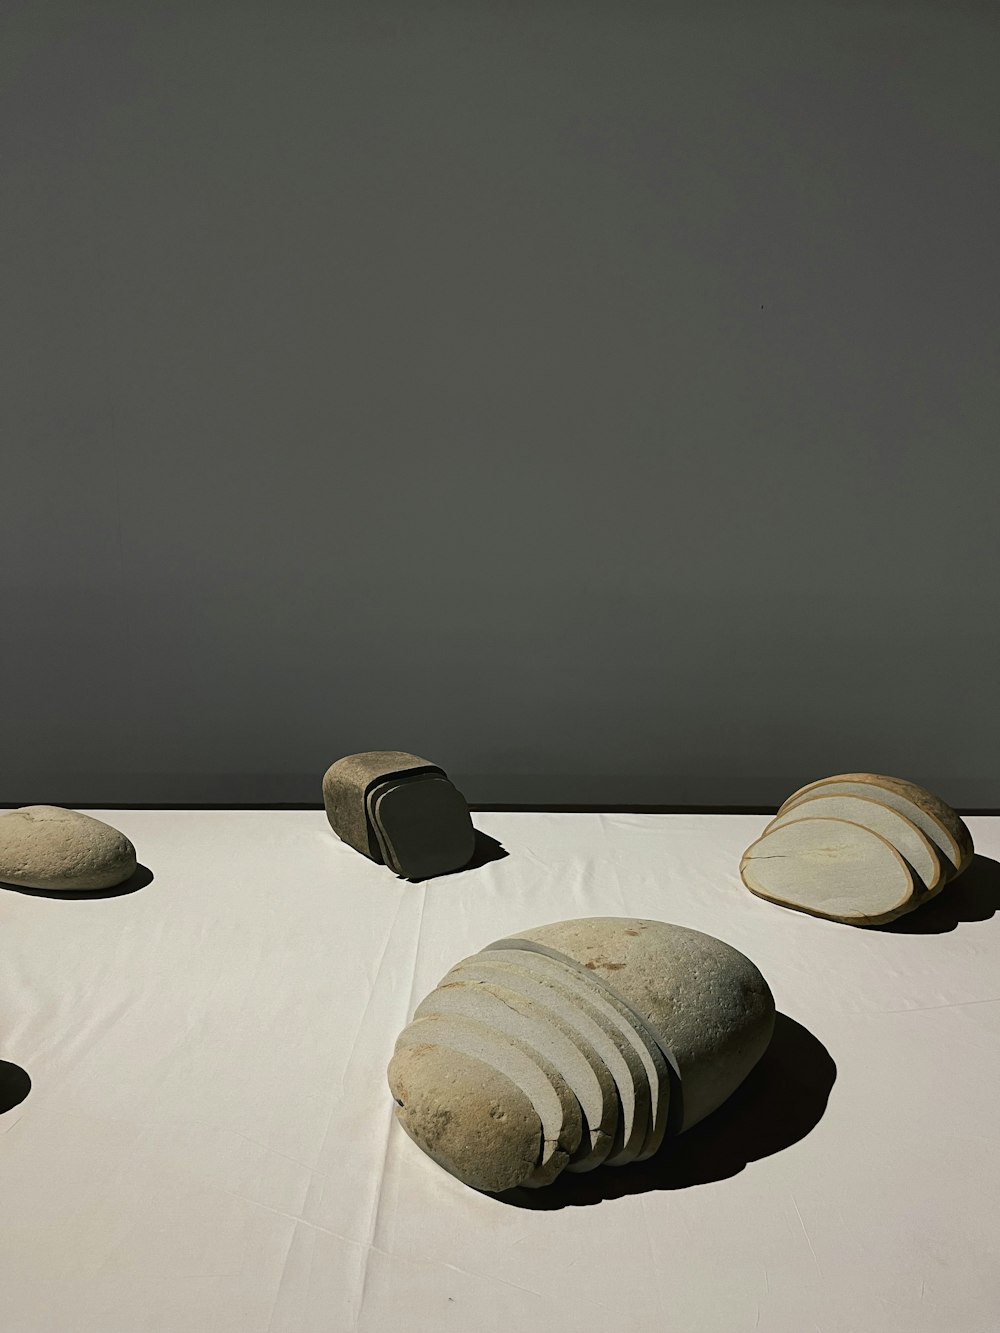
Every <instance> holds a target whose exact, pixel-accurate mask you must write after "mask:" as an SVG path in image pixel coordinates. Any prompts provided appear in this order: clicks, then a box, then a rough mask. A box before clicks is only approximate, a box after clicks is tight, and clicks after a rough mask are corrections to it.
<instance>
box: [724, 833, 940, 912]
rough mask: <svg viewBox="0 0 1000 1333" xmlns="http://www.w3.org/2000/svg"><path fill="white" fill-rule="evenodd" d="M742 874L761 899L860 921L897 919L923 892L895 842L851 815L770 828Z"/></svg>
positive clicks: (749, 852)
mask: <svg viewBox="0 0 1000 1333" xmlns="http://www.w3.org/2000/svg"><path fill="white" fill-rule="evenodd" d="M740 875H741V877H742V879H743V883H744V884H745V885H746V886H747V888H748V889H749V890H750V892H751V893H756V894H757V895H758V897H761V898H767V899H769V900H770V901H771V902H775V903H780V904H782V906H784V907H794V908H796V909H797V910H798V911H800V912H808V913H810V915H812V916H822V917H826V918H827V919H828V920H830V921H842V922H844V923H845V924H847V925H852V926H875V925H881V924H883V923H884V922H886V921H894V920H895V919H896V917H898V916H902V914H903V913H904V912H907V911H909V910H910V908H911V906H913V905H914V900H915V898H917V897H918V895H917V888H916V883H915V877H914V874H913V871H912V870H911V869H910V867H909V866H908V865H907V864H906V862H905V861H904V860H903V858H902V857H901V856H900V854H899V852H897V851H896V849H895V847H893V846H892V844H891V843H889V842H887V841H886V839H885V838H883V837H881V836H880V835H879V834H878V833H873V832H872V830H871V829H868V828H863V827H862V826H861V825H860V824H851V823H849V822H848V821H847V820H845V819H801V820H797V821H796V822H794V823H791V824H786V825H785V826H784V827H783V828H776V829H773V830H772V831H771V832H770V833H765V834H764V836H763V837H761V838H759V839H758V840H757V842H755V843H753V845H752V846H750V847H748V848H747V850H746V851H745V852H744V854H743V860H742V861H741V862H740Z"/></svg>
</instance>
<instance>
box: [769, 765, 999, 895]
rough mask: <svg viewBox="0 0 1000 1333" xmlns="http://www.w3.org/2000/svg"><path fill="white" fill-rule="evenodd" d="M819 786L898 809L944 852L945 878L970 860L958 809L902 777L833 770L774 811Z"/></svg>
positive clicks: (966, 833) (825, 790)
mask: <svg viewBox="0 0 1000 1333" xmlns="http://www.w3.org/2000/svg"><path fill="white" fill-rule="evenodd" d="M819 789H822V790H823V793H824V794H830V795H834V794H836V795H844V796H868V797H870V798H872V799H874V800H879V801H881V802H882V803H883V805H887V806H889V808H890V809H892V810H898V811H899V813H900V814H902V815H905V816H906V817H907V819H909V820H910V822H911V823H913V824H916V826H917V828H918V829H919V830H920V831H921V833H923V834H924V835H925V837H927V838H929V839H930V840H931V842H932V843H933V844H934V846H935V847H937V848H938V849H939V850H940V851H942V852H943V853H944V855H945V857H946V858H947V861H948V866H946V868H945V869H946V874H947V877H948V878H949V879H954V877H955V876H956V875H958V874H960V873H961V872H962V871H963V870H964V869H965V868H966V866H967V865H968V864H969V862H970V861H971V860H972V857H973V854H974V851H975V849H974V847H973V845H972V834H971V833H970V832H969V829H968V826H967V825H966V823H965V821H964V820H963V819H962V817H961V816H960V815H959V814H958V812H957V811H955V810H953V809H952V808H951V806H950V805H947V804H946V803H945V802H944V801H942V800H940V799H939V798H938V797H937V796H935V795H934V794H933V793H932V792H929V791H928V790H927V789H926V788H925V787H920V786H918V785H917V784H916V783H915V782H907V781H906V780H905V779H903V778H890V777H886V776H885V775H884V774H881V773H837V774H835V775H834V776H833V777H829V778H821V779H820V780H819V781H818V782H810V783H808V784H807V785H806V786H805V787H800V788H799V790H798V791H796V792H793V793H792V794H791V796H789V798H788V800H787V801H785V803H784V804H783V805H782V806H781V808H780V809H779V810H778V814H779V815H781V814H784V812H785V811H786V810H787V809H788V808H789V807H790V806H792V805H798V803H799V802H800V801H803V800H808V798H809V797H810V796H813V795H815V794H817V792H818V790H819Z"/></svg>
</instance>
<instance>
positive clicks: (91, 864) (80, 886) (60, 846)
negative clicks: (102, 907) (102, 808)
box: [0, 805, 136, 893]
mask: <svg viewBox="0 0 1000 1333" xmlns="http://www.w3.org/2000/svg"><path fill="white" fill-rule="evenodd" d="M135 868H136V859H135V848H134V847H133V846H132V844H131V842H129V840H128V838H126V837H125V835H124V833H119V831H118V830H117V829H116V828H112V827H111V825H110V824H105V823H104V822H103V820H100V819H94V818H93V817H92V816H91V815H82V814H80V813H79V812H78V811H76V810H63V809H62V808H61V807H59V806H55V805H26V806H24V807H23V808H22V809H20V810H10V811H8V812H7V813H6V814H2V815H0V881H2V882H4V883H6V884H16V885H17V886H18V887H19V888H23V889H54V890H60V891H62V892H65V893H73V892H82V891H84V890H87V889H112V888H114V887H115V886H116V885H118V884H124V882H125V880H127V879H128V878H129V877H130V876H131V875H133V874H134V873H135Z"/></svg>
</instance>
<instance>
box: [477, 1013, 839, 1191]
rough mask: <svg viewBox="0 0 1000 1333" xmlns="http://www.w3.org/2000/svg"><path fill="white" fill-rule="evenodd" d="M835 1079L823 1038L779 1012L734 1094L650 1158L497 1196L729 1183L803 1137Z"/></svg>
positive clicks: (565, 1175)
mask: <svg viewBox="0 0 1000 1333" xmlns="http://www.w3.org/2000/svg"><path fill="white" fill-rule="evenodd" d="M836 1077H837V1066H836V1065H835V1064H834V1062H833V1059H832V1058H831V1056H830V1053H829V1051H828V1050H827V1049H826V1047H825V1046H824V1045H823V1043H822V1042H821V1041H819V1040H818V1038H816V1037H814V1036H813V1035H812V1033H811V1032H809V1031H808V1030H807V1029H806V1028H804V1027H803V1026H802V1025H801V1023H796V1022H795V1020H794V1019H792V1018H789V1017H788V1016H787V1015H786V1014H778V1015H777V1017H776V1019H775V1024H774V1036H773V1037H772V1038H771V1044H770V1046H769V1047H768V1048H767V1050H766V1051H765V1053H764V1055H763V1057H762V1058H761V1060H760V1061H759V1062H758V1064H757V1065H756V1066H755V1068H754V1069H753V1070H752V1071H751V1072H750V1074H749V1076H748V1077H747V1078H746V1079H745V1080H744V1082H743V1083H742V1084H741V1085H740V1086H739V1087H738V1088H737V1089H736V1091H735V1092H734V1093H733V1095H732V1096H731V1097H730V1098H728V1100H727V1101H725V1102H723V1104H722V1106H720V1107H719V1109H718V1110H717V1111H713V1113H712V1114H711V1115H710V1116H707V1117H706V1118H705V1119H704V1120H702V1121H701V1122H700V1123H699V1124H697V1125H695V1126H694V1128H693V1129H689V1130H688V1131H687V1133H685V1134H681V1135H679V1136H678V1137H677V1138H672V1139H667V1140H666V1141H665V1142H664V1145H663V1147H662V1148H661V1149H660V1151H659V1152H658V1153H657V1154H656V1155H655V1156H654V1157H651V1158H649V1160H648V1161H645V1162H634V1163H632V1164H630V1165H629V1166H622V1167H598V1168H597V1170H596V1171H589V1172H587V1173H585V1174H583V1175H573V1174H572V1173H570V1172H567V1171H564V1172H563V1173H562V1174H561V1175H560V1176H558V1177H557V1179H556V1180H554V1181H553V1183H552V1184H551V1185H547V1186H545V1187H543V1188H542V1189H537V1190H532V1189H523V1188H519V1189H514V1190H507V1191H506V1192H505V1193H503V1194H496V1195H494V1196H493V1197H494V1198H495V1199H496V1200H497V1202H498V1203H504V1204H508V1205H509V1206H511V1207H515V1208H530V1209H535V1210H539V1211H549V1210H552V1209H557V1208H573V1207H585V1206H588V1205H592V1204H595V1203H602V1202H603V1201H604V1200H605V1199H620V1198H623V1197H624V1196H625V1195H627V1194H646V1193H648V1192H649V1191H650V1190H678V1189H690V1188H691V1187H692V1186H694V1185H707V1184H710V1183H711V1182H712V1181H717V1180H727V1179H728V1178H729V1177H730V1176H735V1175H739V1173H740V1172H741V1171H743V1170H744V1169H745V1168H746V1167H747V1166H749V1164H750V1163H751V1162H756V1161H759V1160H760V1159H761V1158H763V1157H770V1156H772V1155H773V1154H774V1153H778V1152H782V1151H783V1150H784V1149H785V1148H789V1147H791V1145H792V1144H793V1143H798V1141H799V1139H803V1138H805V1136H806V1135H807V1134H808V1133H810V1131H811V1130H813V1129H814V1128H815V1127H816V1125H817V1124H818V1123H819V1121H820V1120H821V1119H822V1116H823V1113H824V1112H825V1110H826V1105H827V1101H828V1099H829V1096H830V1091H831V1089H832V1088H833V1084H834V1082H835V1080H836Z"/></svg>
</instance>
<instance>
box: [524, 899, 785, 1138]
mask: <svg viewBox="0 0 1000 1333" xmlns="http://www.w3.org/2000/svg"><path fill="white" fill-rule="evenodd" d="M509 938H510V939H511V940H517V941H529V942H531V941H534V942H537V943H539V944H542V945H544V946H546V947H548V948H550V949H554V950H555V951H556V952H557V953H559V954H560V955H562V956H563V957H566V958H569V959H571V960H572V961H573V962H575V963H576V964H577V965H579V966H580V967H582V968H584V969H585V970H587V971H589V972H592V973H593V974H594V975H596V976H599V977H600V978H601V979H602V980H603V981H605V982H606V983H607V984H608V986H609V987H610V988H611V989H612V990H614V991H616V992H617V993H618V994H619V995H620V996H621V997H622V998H623V999H624V1000H625V1001H626V1002H627V1003H628V1004H629V1005H631V1006H632V1008H633V1009H635V1010H636V1011H637V1012H638V1013H639V1015H640V1016H641V1017H642V1018H643V1019H644V1020H645V1021H646V1022H647V1023H648V1024H649V1026H650V1028H651V1029H652V1031H653V1033H654V1035H655V1036H656V1038H657V1040H658V1041H659V1042H660V1044H661V1046H662V1048H663V1050H664V1053H665V1054H666V1055H667V1057H668V1059H672V1060H673V1061H674V1062H675V1064H676V1069H677V1072H678V1074H679V1076H680V1091H681V1096H682V1099H683V1107H682V1118H681V1119H680V1123H679V1125H678V1127H677V1128H678V1130H685V1129H689V1128H690V1127H691V1126H692V1125H694V1124H696V1123H697V1122H698V1121H699V1120H701V1119H703V1118H704V1117H705V1116H706V1115H709V1114H710V1112H712V1111H714V1110H715V1109H716V1107H718V1106H721V1104H722V1103H723V1102H724V1101H725V1100H726V1098H727V1097H728V1096H729V1095H730V1094H731V1093H732V1092H734V1091H735V1090H736V1088H738V1087H739V1085H740V1084H741V1083H742V1082H743V1080H744V1079H745V1078H746V1076H747V1074H749V1073H750V1070H751V1069H752V1068H753V1067H754V1065H755V1064H756V1063H757V1061H758V1060H759V1059H760V1057H761V1056H762V1055H763V1054H764V1051H765V1050H766V1049H767V1045H768V1042H769V1041H770V1040H771V1033H772V1031H773V1030H774V998H773V996H772V995H771V991H770V987H769V986H768V984H767V982H766V981H765V980H764V978H763V977H762V976H761V974H760V971H759V970H758V969H757V968H756V967H755V966H754V964H753V963H752V962H751V961H750V959H749V958H747V957H745V956H744V955H743V954H741V953H740V952H739V950H737V949H734V948H732V946H731V945H728V944H724V943H723V942H722V940H717V939H715V938H714V937H713V936H711V935H705V934H703V933H702V932H701V931H698V930H690V929H688V928H687V927H685V926H674V925H669V924H667V923H666V922H663V921H647V920H642V919H635V918H632V917H600V916H597V917H582V918H579V919H577V920H573V921H557V922H555V923H553V924H552V925H546V926H538V927H535V928H534V929H532V930H526V931H521V932H519V933H518V934H517V935H516V936H510V937H509Z"/></svg>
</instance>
